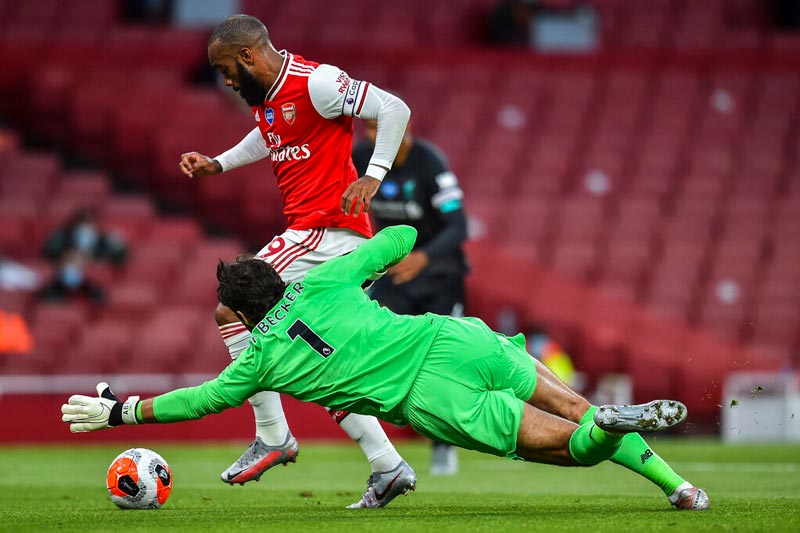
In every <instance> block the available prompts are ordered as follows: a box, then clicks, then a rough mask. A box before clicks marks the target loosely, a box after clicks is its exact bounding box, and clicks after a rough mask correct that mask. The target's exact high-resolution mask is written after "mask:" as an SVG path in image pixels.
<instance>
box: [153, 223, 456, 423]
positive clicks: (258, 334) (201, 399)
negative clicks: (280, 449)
mask: <svg viewBox="0 0 800 533" xmlns="http://www.w3.org/2000/svg"><path fill="white" fill-rule="evenodd" d="M416 233H417V232H416V230H415V229H414V228H411V227H409V226H393V227H389V228H386V229H384V230H383V231H381V232H379V233H378V234H376V235H375V237H373V238H372V239H370V240H368V241H366V242H365V243H364V244H362V245H361V246H359V247H358V248H357V249H356V250H355V251H353V252H351V253H350V254H347V255H344V256H342V257H338V258H336V259H332V260H330V261H328V262H327V263H324V264H322V265H320V266H318V267H316V268H314V269H313V270H311V271H310V272H309V273H308V274H307V275H306V277H305V279H304V280H303V281H302V282H296V283H292V284H291V285H290V286H288V287H287V289H286V291H285V293H284V295H283V298H282V299H281V300H280V301H279V302H278V303H277V304H276V305H275V306H274V307H273V308H272V309H270V311H269V312H268V313H267V314H266V316H265V317H264V319H263V320H262V321H261V322H260V323H259V324H258V325H257V326H256V327H255V328H254V329H253V337H252V339H251V342H250V346H249V347H248V348H247V349H246V350H245V351H244V352H242V354H240V355H239V357H238V358H237V359H236V361H233V362H232V363H231V364H230V365H229V366H228V367H227V368H226V369H225V370H224V371H223V372H222V373H221V374H220V375H219V377H217V378H216V379H214V380H211V381H207V382H206V383H203V384H202V385H199V386H197V387H189V388H185V389H179V390H175V391H172V392H169V393H166V394H163V395H161V396H158V397H156V398H155V399H154V401H153V411H154V414H155V417H156V419H157V420H158V421H159V422H177V421H180V420H190V419H196V418H201V417H203V416H205V415H207V414H209V413H217V412H220V411H222V410H224V409H227V408H229V407H236V406H239V405H241V404H242V403H244V401H245V400H247V398H249V397H250V396H252V395H253V394H254V393H256V392H259V391H262V390H271V391H277V392H281V393H285V394H289V395H291V396H294V397H295V398H297V399H299V400H302V401H306V402H315V403H318V404H321V405H324V406H327V407H330V408H332V409H341V410H347V411H352V412H356V413H362V414H367V415H373V416H376V417H378V418H381V419H383V420H387V421H389V422H393V423H396V424H406V423H408V422H407V421H406V420H402V419H399V418H398V416H399V415H396V414H393V413H392V409H393V408H394V407H396V406H397V405H398V404H399V403H400V402H401V401H402V400H403V399H404V398H405V397H406V396H407V394H408V392H409V390H410V389H411V386H412V384H413V382H414V379H415V378H416V376H417V373H418V371H419V369H420V367H421V366H422V363H423V361H424V359H425V356H426V355H427V353H428V349H429V347H430V345H431V343H432V341H433V339H434V337H435V336H436V333H437V332H438V330H439V328H440V327H441V325H442V323H443V322H444V320H446V317H443V316H440V315H434V314H425V315H420V316H399V315H396V314H394V313H392V312H391V311H389V310H388V309H385V308H382V307H380V306H379V305H378V304H377V303H376V302H374V301H372V300H370V299H369V297H368V296H367V295H366V294H365V293H364V291H363V290H362V288H361V287H362V284H363V283H364V282H365V281H366V280H367V278H368V277H369V276H371V275H372V274H374V273H376V272H380V271H382V270H384V269H385V268H386V266H388V265H391V264H393V263H396V262H397V261H399V260H400V259H402V258H403V257H405V255H406V254H408V252H409V251H410V250H411V248H412V246H413V245H414V240H415V238H416Z"/></svg>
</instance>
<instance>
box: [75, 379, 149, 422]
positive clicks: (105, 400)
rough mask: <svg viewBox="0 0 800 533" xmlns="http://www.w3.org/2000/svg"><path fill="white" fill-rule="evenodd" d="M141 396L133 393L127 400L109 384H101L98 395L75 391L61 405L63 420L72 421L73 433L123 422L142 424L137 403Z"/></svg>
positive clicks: (99, 384)
mask: <svg viewBox="0 0 800 533" xmlns="http://www.w3.org/2000/svg"><path fill="white" fill-rule="evenodd" d="M138 403H139V397H138V396H131V397H130V398H128V399H127V400H125V402H121V401H119V398H117V397H116V395H115V394H114V393H113V392H111V388H110V387H109V386H108V383H105V382H102V383H98V384H97V397H92V396H82V395H80V394H75V395H73V396H70V398H69V400H68V401H67V403H65V404H64V405H62V406H61V414H62V416H61V420H62V421H63V422H66V423H67V424H69V430H70V431H71V432H73V433H84V432H87V431H97V430H98V429H106V428H111V427H115V426H118V425H120V424H138V423H139V421H138V420H136V405H137V404H138Z"/></svg>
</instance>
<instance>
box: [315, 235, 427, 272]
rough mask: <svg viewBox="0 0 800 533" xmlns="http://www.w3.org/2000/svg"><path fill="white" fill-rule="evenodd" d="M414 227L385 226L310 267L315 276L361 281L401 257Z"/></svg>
mask: <svg viewBox="0 0 800 533" xmlns="http://www.w3.org/2000/svg"><path fill="white" fill-rule="evenodd" d="M416 239H417V230H416V229H414V228H412V227H411V226H402V225H398V226H389V227H388V228H385V229H382V230H381V231H379V232H378V233H376V234H375V236H374V237H373V238H371V239H369V240H368V241H365V242H364V243H363V244H361V245H359V247H358V248H356V249H355V250H353V251H352V252H350V253H349V254H347V255H343V256H341V257H337V258H335V259H331V260H329V261H328V262H327V263H325V264H323V265H320V266H318V267H317V268H315V269H314V270H312V271H311V272H310V273H309V275H308V276H307V279H308V278H309V277H310V276H314V278H315V279H329V280H333V281H335V282H337V283H352V284H353V285H361V284H362V283H364V281H366V280H367V279H368V278H369V277H370V276H372V275H373V274H375V273H377V272H382V271H384V270H385V269H386V268H387V267H389V266H391V265H394V264H395V263H397V262H398V261H400V260H401V259H403V258H404V257H405V256H406V255H408V252H410V251H411V249H412V248H413V247H414V242H416Z"/></svg>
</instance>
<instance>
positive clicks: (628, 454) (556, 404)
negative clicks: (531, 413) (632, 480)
mask: <svg viewBox="0 0 800 533" xmlns="http://www.w3.org/2000/svg"><path fill="white" fill-rule="evenodd" d="M536 372H537V391H539V390H540V386H542V385H544V386H545V387H548V388H553V389H554V390H557V391H558V396H554V395H542V396H541V397H539V398H537V395H536V394H534V398H532V399H531V401H532V402H533V405H535V406H537V407H539V408H541V409H543V410H545V411H547V412H549V413H553V414H557V415H558V416H562V417H564V418H566V419H567V420H571V421H573V422H575V423H577V424H579V425H581V426H583V425H585V424H587V423H589V422H591V421H592V420H593V418H594V414H595V412H597V410H598V407H597V406H593V405H591V404H590V403H589V402H588V401H586V399H585V398H583V397H582V396H581V395H579V394H578V393H576V392H575V391H573V390H572V389H570V388H569V387H568V386H567V385H566V384H565V383H563V382H562V381H561V380H560V379H558V377H556V375H555V374H553V372H552V371H551V370H550V369H548V368H547V367H546V366H545V365H543V364H541V363H539V362H538V361H537V365H536ZM610 460H611V461H612V462H614V463H616V464H618V465H621V466H624V467H625V468H627V469H629V470H632V471H634V472H636V473H637V474H639V475H641V476H643V477H645V478H647V479H649V480H650V481H652V482H653V483H654V484H655V485H657V486H658V487H659V488H660V489H661V490H662V491H664V494H665V495H666V496H667V498H668V499H669V501H670V503H671V504H672V505H674V506H676V507H678V508H679V509H704V508H706V507H707V506H708V499H707V498H706V497H705V493H703V492H702V490H701V489H697V488H696V487H694V486H693V485H692V484H691V483H689V482H688V481H686V480H685V479H684V478H682V477H681V476H680V475H678V474H677V473H676V472H675V471H674V470H673V469H672V468H671V467H670V466H669V465H668V464H667V462H666V461H664V460H663V459H662V458H661V457H660V456H659V455H658V454H657V453H655V452H654V451H653V450H652V449H651V448H650V446H649V445H648V444H647V442H645V440H644V439H643V438H642V436H641V435H640V434H639V433H628V434H627V435H625V436H624V437H623V438H622V440H621V442H620V445H619V448H618V449H617V450H616V451H615V452H614V454H613V455H612V456H611V458H610Z"/></svg>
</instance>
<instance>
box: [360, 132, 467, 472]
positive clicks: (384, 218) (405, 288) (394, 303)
mask: <svg viewBox="0 0 800 533" xmlns="http://www.w3.org/2000/svg"><path fill="white" fill-rule="evenodd" d="M364 133H365V135H366V139H364V140H363V141H361V142H360V143H359V144H358V145H357V146H356V147H355V149H354V150H353V162H354V163H355V165H356V169H357V170H358V172H359V174H363V173H364V172H365V171H366V169H367V166H368V165H369V160H370V157H371V156H372V153H373V150H374V149H375V139H376V137H377V134H378V124H377V123H376V122H375V121H371V120H368V121H366V122H365V130H364ZM463 196H464V195H463V192H462V191H461V188H460V187H459V185H458V180H457V179H456V176H455V174H453V173H452V172H451V171H450V169H449V167H448V164H447V160H446V159H445V157H444V155H443V154H442V153H441V152H440V151H439V149H438V148H437V147H436V146H434V145H433V144H432V143H430V142H429V141H426V140H423V139H416V138H415V137H414V136H413V134H412V133H411V124H410V123H409V125H408V126H407V127H406V131H405V133H404V135H403V140H402V142H401V143H400V148H399V149H398V150H397V156H396V157H395V159H394V165H393V166H392V169H391V170H390V171H389V172H388V173H387V174H386V176H385V177H384V179H383V183H382V184H381V186H380V188H379V189H378V192H377V194H376V195H375V197H374V198H373V200H372V206H371V207H370V212H371V213H372V216H373V219H374V220H375V222H376V224H377V226H378V228H379V229H382V228H385V227H386V226H391V225H395V224H405V225H408V226H412V227H414V228H415V229H416V230H417V232H418V237H417V241H416V244H415V245H414V249H413V250H412V251H411V253H409V254H408V255H407V256H406V257H405V258H403V260H402V261H400V262H399V263H398V264H396V265H394V266H392V267H391V268H389V269H388V270H387V275H386V276H384V277H382V278H381V279H379V280H377V281H376V282H375V283H374V285H373V286H372V288H371V289H370V294H371V296H372V297H373V298H374V299H375V300H377V301H378V302H379V303H380V304H381V305H383V306H385V307H388V308H389V309H391V310H392V311H393V312H395V313H397V314H401V315H421V314H424V313H428V312H430V313H437V314H440V315H450V316H454V317H462V316H464V304H465V301H464V299H465V288H464V276H465V275H466V273H467V264H466V261H465V259H464V252H463V250H462V245H463V243H464V241H465V240H466V238H467V217H466V215H465V214H464V207H463V204H462V198H463ZM457 471H458V457H457V455H456V448H455V447H453V446H449V445H447V444H442V443H434V444H433V455H432V460H431V474H433V475H452V474H455V473H456V472H457Z"/></svg>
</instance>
